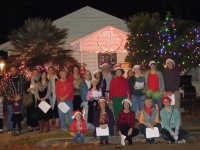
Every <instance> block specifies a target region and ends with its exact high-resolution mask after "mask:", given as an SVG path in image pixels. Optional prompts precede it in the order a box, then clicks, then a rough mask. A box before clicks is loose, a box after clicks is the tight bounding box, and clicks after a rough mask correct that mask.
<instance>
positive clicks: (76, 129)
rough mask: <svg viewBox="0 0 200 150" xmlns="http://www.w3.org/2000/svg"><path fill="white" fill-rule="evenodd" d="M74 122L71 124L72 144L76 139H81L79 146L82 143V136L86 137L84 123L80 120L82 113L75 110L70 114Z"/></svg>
mask: <svg viewBox="0 0 200 150" xmlns="http://www.w3.org/2000/svg"><path fill="white" fill-rule="evenodd" d="M72 119H74V121H73V122H72V124H71V135H72V136H73V137H74V138H73V140H74V144H76V143H77V139H78V137H80V139H81V144H83V143H84V136H85V135H86V123H85V121H84V120H83V118H82V113H81V112H80V111H79V110H76V111H74V112H73V113H72Z"/></svg>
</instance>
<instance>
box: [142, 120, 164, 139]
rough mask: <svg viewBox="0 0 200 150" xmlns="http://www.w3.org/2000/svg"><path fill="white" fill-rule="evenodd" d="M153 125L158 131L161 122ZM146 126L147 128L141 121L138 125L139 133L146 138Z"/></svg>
mask: <svg viewBox="0 0 200 150" xmlns="http://www.w3.org/2000/svg"><path fill="white" fill-rule="evenodd" d="M154 127H157V128H158V131H159V132H160V130H161V124H160V123H156V124H155V125H154ZM146 128H148V127H146V125H144V124H142V123H141V124H140V125H139V129H140V133H142V134H143V135H144V137H145V138H146Z"/></svg>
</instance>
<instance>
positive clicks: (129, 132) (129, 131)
mask: <svg viewBox="0 0 200 150" xmlns="http://www.w3.org/2000/svg"><path fill="white" fill-rule="evenodd" d="M132 132H133V129H132V128H130V129H129V130H128V136H130V135H131V134H132Z"/></svg>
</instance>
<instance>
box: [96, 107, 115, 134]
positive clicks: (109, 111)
mask: <svg viewBox="0 0 200 150" xmlns="http://www.w3.org/2000/svg"><path fill="white" fill-rule="evenodd" d="M106 113H107V116H108V119H109V122H108V128H109V134H110V136H113V135H114V128H113V126H114V116H113V113H112V111H111V110H110V109H108V110H106ZM99 118H100V111H99V110H98V111H96V112H95V114H94V118H93V125H94V127H95V129H94V132H93V136H94V137H95V138H96V127H99V126H100V123H99Z"/></svg>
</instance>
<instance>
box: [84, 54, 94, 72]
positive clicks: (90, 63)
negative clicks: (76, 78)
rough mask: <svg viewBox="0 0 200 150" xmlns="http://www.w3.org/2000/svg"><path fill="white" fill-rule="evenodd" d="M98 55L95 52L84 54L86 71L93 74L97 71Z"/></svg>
mask: <svg viewBox="0 0 200 150" xmlns="http://www.w3.org/2000/svg"><path fill="white" fill-rule="evenodd" d="M96 59H97V58H96V53H95V52H84V53H83V63H85V64H86V67H85V68H86V69H87V70H90V71H91V72H93V71H94V70H95V69H96V63H97V61H96Z"/></svg>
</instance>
